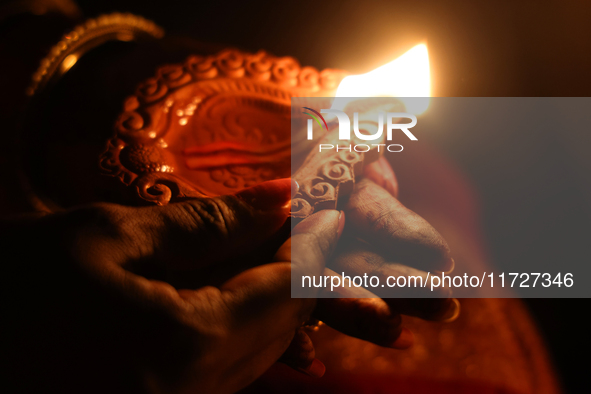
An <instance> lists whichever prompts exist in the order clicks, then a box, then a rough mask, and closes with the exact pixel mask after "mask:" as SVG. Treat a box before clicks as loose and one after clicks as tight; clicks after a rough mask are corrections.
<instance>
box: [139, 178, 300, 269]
mask: <svg viewBox="0 0 591 394" xmlns="http://www.w3.org/2000/svg"><path fill="white" fill-rule="evenodd" d="M294 192H297V183H296V182H295V181H291V180H290V179H289V178H286V179H278V180H274V181H268V182H264V183H262V184H260V185H257V186H254V187H251V188H249V189H245V190H242V191H240V192H238V193H236V194H233V195H225V196H218V197H209V198H195V199H190V200H187V201H183V202H179V203H174V204H169V205H167V206H165V207H149V208H142V209H143V210H145V211H144V212H142V213H143V214H142V213H140V212H137V213H138V215H137V216H136V218H137V219H136V220H135V222H136V223H137V224H136V225H137V229H138V232H139V233H141V234H142V235H143V236H144V237H145V238H147V239H146V241H147V244H148V245H150V246H151V247H149V250H148V251H147V254H148V255H151V256H154V257H157V258H161V259H164V260H165V261H167V262H170V263H174V265H175V266H176V267H177V268H197V267H202V266H205V265H211V264H215V263H219V262H222V261H226V260H228V259H231V258H236V257H238V256H242V255H245V254H247V253H249V252H250V251H252V250H254V249H255V248H257V247H258V246H260V245H261V244H262V243H264V242H265V241H267V240H268V239H269V238H270V237H271V236H273V235H274V234H275V233H276V232H277V231H278V230H279V229H280V228H281V227H282V225H283V224H284V223H285V221H286V219H287V217H288V216H289V211H290V199H291V196H292V194H293V193H294Z"/></svg>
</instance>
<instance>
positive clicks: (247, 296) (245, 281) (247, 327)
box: [179, 210, 341, 375]
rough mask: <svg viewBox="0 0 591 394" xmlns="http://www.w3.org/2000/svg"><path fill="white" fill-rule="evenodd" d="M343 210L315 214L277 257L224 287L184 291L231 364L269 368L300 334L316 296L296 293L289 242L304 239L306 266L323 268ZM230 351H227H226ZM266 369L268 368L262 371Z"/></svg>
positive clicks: (197, 322) (194, 320) (195, 319)
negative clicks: (306, 251)
mask: <svg viewBox="0 0 591 394" xmlns="http://www.w3.org/2000/svg"><path fill="white" fill-rule="evenodd" d="M339 216H340V214H339V212H338V211H328V210H327V211H322V212H319V213H317V214H314V215H311V216H310V217H308V218H307V219H305V220H304V221H302V222H301V223H300V224H299V225H298V226H296V227H295V228H294V229H293V231H292V238H291V241H289V242H286V243H285V245H286V246H283V247H282V248H281V249H280V253H279V255H278V258H277V259H276V261H275V262H273V263H270V264H265V265H261V266H257V267H254V268H251V269H248V270H246V271H244V272H242V273H240V274H238V275H236V276H235V277H233V278H232V279H230V280H229V281H227V282H226V283H224V284H223V286H221V287H220V288H219V289H216V288H213V287H207V288H202V289H199V290H182V291H179V294H180V295H181V297H182V298H183V299H184V300H185V302H186V303H187V304H188V305H190V306H191V314H190V316H191V317H190V318H189V320H190V323H189V324H192V325H194V326H195V327H197V329H198V330H199V331H200V332H213V333H214V335H212V336H211V338H210V339H208V344H207V346H212V347H216V346H217V347H220V348H222V349H226V350H227V352H226V353H225V354H226V356H227V358H226V359H225V360H224V362H225V363H230V364H232V365H233V367H232V368H233V369H234V370H240V369H241V368H244V369H246V370H251V371H252V370H253V369H254V370H256V371H257V372H256V373H255V372H253V373H254V374H255V375H256V374H257V373H259V371H264V370H265V369H266V368H268V367H269V366H270V363H272V362H275V361H276V360H277V359H279V357H280V356H281V354H283V353H284V351H285V350H286V349H287V347H288V345H289V343H290V342H291V340H292V338H293V336H294V333H295V332H296V330H297V329H298V328H299V327H300V326H301V325H302V323H303V322H305V321H307V320H308V318H309V316H310V314H311V312H312V310H313V308H314V304H315V299H314V298H292V294H291V276H292V271H293V269H292V263H291V262H290V261H289V258H287V259H284V260H283V259H282V257H284V256H285V257H289V256H290V253H289V250H286V249H289V245H290V244H297V243H300V242H302V243H304V244H306V245H307V246H308V248H309V253H308V254H306V255H305V256H302V257H304V258H306V259H309V261H299V262H298V261H297V260H296V263H295V264H293V265H294V266H295V267H296V268H295V269H296V270H297V269H298V268H297V267H300V268H301V267H302V266H303V265H307V264H309V265H311V266H317V267H318V269H321V270H323V269H324V265H325V261H326V259H327V258H328V256H329V255H330V253H331V251H332V249H333V248H334V244H336V242H337V240H338V237H339V227H340V224H339V223H340V221H341V220H339ZM220 354H224V352H220ZM261 373H262V372H261Z"/></svg>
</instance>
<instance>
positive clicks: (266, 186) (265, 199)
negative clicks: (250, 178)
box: [236, 178, 297, 211]
mask: <svg viewBox="0 0 591 394" xmlns="http://www.w3.org/2000/svg"><path fill="white" fill-rule="evenodd" d="M296 184H297V182H296ZM292 193H293V182H292V180H291V179H289V178H285V179H277V180H274V181H268V182H263V183H261V184H260V185H256V186H253V187H251V188H248V189H244V190H241V191H239V192H238V193H236V197H238V198H240V199H241V200H243V201H244V202H246V203H247V204H249V205H250V206H252V207H253V208H255V209H257V210H261V211H271V210H275V209H278V208H281V207H283V206H285V205H286V204H287V203H289V200H291V195H292Z"/></svg>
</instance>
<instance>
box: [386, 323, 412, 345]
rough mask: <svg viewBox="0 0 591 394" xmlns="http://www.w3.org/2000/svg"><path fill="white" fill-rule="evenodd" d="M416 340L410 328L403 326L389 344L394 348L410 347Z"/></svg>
mask: <svg viewBox="0 0 591 394" xmlns="http://www.w3.org/2000/svg"><path fill="white" fill-rule="evenodd" d="M414 342H415V336H414V334H413V333H412V331H410V330H409V329H408V328H403V329H402V331H400V335H399V336H398V338H396V340H395V341H394V342H392V344H391V345H390V346H389V347H391V348H394V349H408V348H409V347H411V346H412V345H413V344H414Z"/></svg>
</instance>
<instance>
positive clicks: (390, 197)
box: [314, 157, 459, 348]
mask: <svg viewBox="0 0 591 394" xmlns="http://www.w3.org/2000/svg"><path fill="white" fill-rule="evenodd" d="M364 175H365V179H363V180H361V181H360V182H358V183H357V184H356V187H355V191H354V192H353V194H352V195H351V197H350V199H349V201H348V203H347V204H346V206H345V207H344V212H345V214H346V217H347V225H346V226H345V230H344V233H343V236H342V237H341V241H340V242H339V247H338V248H337V253H336V255H335V256H334V257H333V258H332V259H331V262H330V263H329V264H328V266H329V268H327V271H328V270H330V272H331V275H339V276H340V275H341V273H345V275H348V276H351V277H353V276H363V275H364V274H367V275H368V276H377V277H379V278H380V283H382V284H383V283H386V279H387V277H388V276H396V277H397V276H400V275H404V276H408V275H413V276H420V277H422V278H423V280H426V279H427V272H426V271H431V272H434V271H435V272H437V271H444V272H449V271H451V270H453V266H454V264H453V259H452V258H451V254H450V251H449V248H448V246H447V243H446V242H445V240H444V239H443V238H442V237H441V235H440V234H439V233H438V232H437V231H436V230H435V229H434V228H433V227H432V226H431V225H430V224H429V223H428V222H426V221H425V220H424V219H422V218H421V217H420V216H418V215H417V214H415V213H414V212H412V211H410V210H408V209H407V208H405V207H404V206H403V205H402V204H401V203H400V202H399V201H398V200H397V198H396V197H397V196H398V183H397V181H396V177H395V175H394V172H393V171H392V169H391V167H390V165H389V163H388V162H387V161H386V159H385V158H383V157H382V158H381V159H380V160H378V161H376V162H374V163H372V164H370V165H368V166H366V167H365V171H364ZM415 290H416V291H415V292H414V293H411V292H410V291H409V289H403V290H400V289H399V288H396V287H394V288H391V287H381V286H377V287H369V288H354V287H343V286H341V287H340V288H337V289H335V293H333V294H331V296H332V297H334V296H335V295H338V296H339V297H342V298H341V299H334V298H325V299H319V300H318V305H317V308H316V311H315V314H314V316H315V317H317V318H318V319H320V320H322V321H323V322H325V323H327V324H328V325H329V326H332V327H333V328H336V329H337V330H339V331H341V332H343V333H345V334H348V335H351V336H354V337H357V338H361V339H364V340H368V341H370V342H373V343H376V344H379V345H382V346H387V347H392V348H404V347H409V346H411V345H412V342H413V336H412V333H411V332H410V331H409V330H408V329H405V328H403V327H402V319H401V315H410V316H416V317H420V318H422V319H425V320H436V321H446V320H453V319H454V318H455V317H457V315H458V314H459V303H458V301H457V300H455V299H452V298H450V296H451V293H450V292H449V289H446V288H437V289H436V290H435V293H436V294H424V293H423V294H421V292H430V288H429V286H427V287H426V288H416V289H415ZM403 292H404V293H403ZM409 294H411V296H410V297H409ZM397 295H398V297H399V298H393V297H396V296H397ZM402 295H403V296H402ZM434 295H435V296H436V298H419V297H422V296H427V297H433V296H434ZM412 296H414V297H412ZM354 297H355V298H354ZM415 297H416V298H415ZM350 310H358V311H360V312H358V314H365V315H367V316H376V315H379V316H381V317H382V321H384V322H386V325H385V327H386V328H384V327H383V326H382V327H379V328H374V329H372V328H371V327H370V324H369V323H366V324H362V323H360V322H368V319H362V318H360V319H356V320H352V319H350V318H349V317H348V316H351V312H350ZM345 312H346V313H345ZM373 320H375V318H374V319H373ZM369 321H370V322H371V321H372V320H369Z"/></svg>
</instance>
